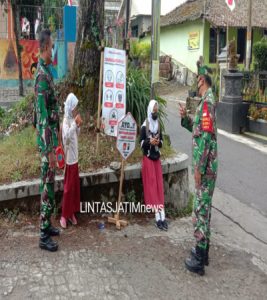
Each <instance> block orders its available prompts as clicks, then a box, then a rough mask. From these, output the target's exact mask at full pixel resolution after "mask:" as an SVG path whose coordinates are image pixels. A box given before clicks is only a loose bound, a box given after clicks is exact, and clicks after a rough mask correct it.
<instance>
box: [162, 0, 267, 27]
mask: <svg viewBox="0 0 267 300" xmlns="http://www.w3.org/2000/svg"><path fill="white" fill-rule="evenodd" d="M235 3H236V8H235V10H234V11H233V12H231V11H230V9H229V8H228V7H227V5H226V3H225V0H188V1H187V2H186V3H184V4H182V5H180V6H178V7H177V8H175V9H174V10H173V11H171V12H170V13H169V14H167V15H165V16H163V17H162V18H161V26H162V27H165V26H169V25H175V24H179V23H183V22H185V21H192V20H196V19H199V18H202V17H205V19H207V20H208V21H209V22H211V23H212V24H213V25H214V26H227V24H228V25H229V26H230V27H246V26H247V22H248V21H247V19H248V5H249V0H235ZM204 12H205V13H204ZM252 26H253V27H263V28H267V0H252Z"/></svg>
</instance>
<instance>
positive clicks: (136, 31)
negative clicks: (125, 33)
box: [132, 25, 138, 37]
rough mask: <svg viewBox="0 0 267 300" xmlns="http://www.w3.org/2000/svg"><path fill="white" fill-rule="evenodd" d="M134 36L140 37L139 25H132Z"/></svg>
mask: <svg viewBox="0 0 267 300" xmlns="http://www.w3.org/2000/svg"><path fill="white" fill-rule="evenodd" d="M132 37H138V25H136V26H133V27H132Z"/></svg>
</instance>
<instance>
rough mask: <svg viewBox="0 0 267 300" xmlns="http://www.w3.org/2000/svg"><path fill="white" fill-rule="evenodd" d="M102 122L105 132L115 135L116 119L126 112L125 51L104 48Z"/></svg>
mask: <svg viewBox="0 0 267 300" xmlns="http://www.w3.org/2000/svg"><path fill="white" fill-rule="evenodd" d="M102 103H103V104H102V124H103V126H104V131H105V134H107V135H110V136H117V126H118V121H119V120H120V119H121V118H122V117H123V116H124V115H125V112H126V53H125V51H124V50H119V49H114V48H107V47H106V48H105V50H104V73H103V101H102Z"/></svg>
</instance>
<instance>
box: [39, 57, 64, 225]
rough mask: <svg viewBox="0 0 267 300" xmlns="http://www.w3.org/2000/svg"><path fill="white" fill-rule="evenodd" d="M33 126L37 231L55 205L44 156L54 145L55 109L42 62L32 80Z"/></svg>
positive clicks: (47, 222)
mask: <svg viewBox="0 0 267 300" xmlns="http://www.w3.org/2000/svg"><path fill="white" fill-rule="evenodd" d="M34 108H35V120H34V123H35V126H36V130H37V144H38V147H39V151H40V155H41V184H40V193H41V214H40V220H41V222H40V228H41V230H45V229H47V228H49V227H50V225H51V224H50V217H51V214H52V212H53V209H54V206H55V193H54V183H55V169H52V168H49V157H48V154H49V153H50V152H52V151H54V149H55V147H57V145H58V129H59V107H58V103H57V99H56V96H55V91H54V83H53V78H52V74H51V73H50V71H49V68H48V66H47V65H46V64H45V62H44V60H43V59H40V60H39V63H38V67H37V72H36V78H35V104H34Z"/></svg>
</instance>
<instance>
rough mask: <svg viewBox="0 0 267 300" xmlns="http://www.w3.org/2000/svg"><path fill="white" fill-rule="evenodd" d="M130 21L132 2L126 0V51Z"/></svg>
mask: <svg viewBox="0 0 267 300" xmlns="http://www.w3.org/2000/svg"><path fill="white" fill-rule="evenodd" d="M129 19H130V0H126V20H125V27H124V49H125V47H126V40H127V39H128V31H129Z"/></svg>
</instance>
